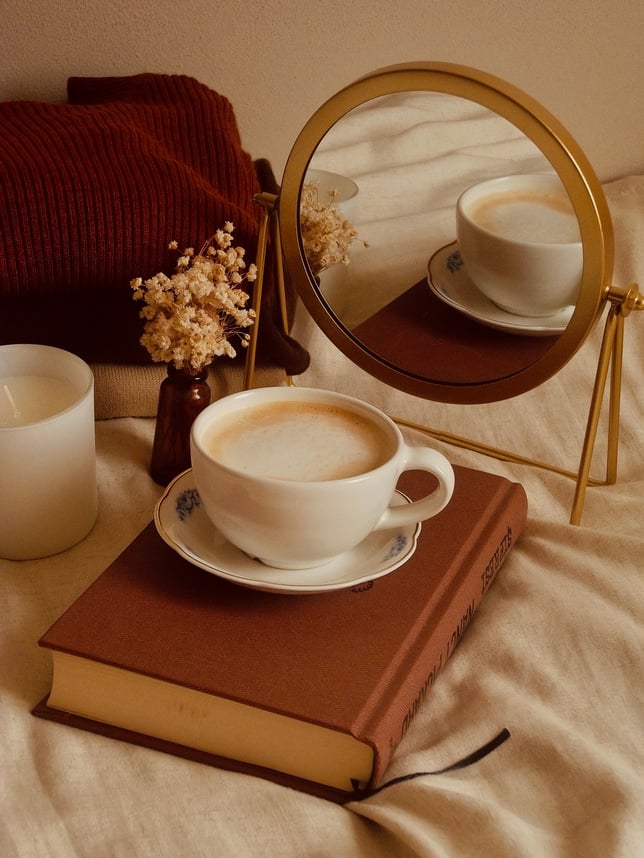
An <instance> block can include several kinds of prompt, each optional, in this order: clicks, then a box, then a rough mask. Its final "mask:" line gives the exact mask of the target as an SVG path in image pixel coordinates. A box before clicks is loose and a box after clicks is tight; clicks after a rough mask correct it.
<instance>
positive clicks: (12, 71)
mask: <svg viewBox="0 0 644 858" xmlns="http://www.w3.org/2000/svg"><path fill="white" fill-rule="evenodd" d="M643 35H644V4H642V2H641V0H594V2H593V0H540V2H535V0H451V2H450V0H346V2H339V0H319V2H314V0H312V2H306V0H247V2H240V0H228V2H214V0H184V2H178V0H89V2H88V0H67V2H65V3H64V4H61V3H58V2H53V0H32V2H29V0H3V2H2V36H3V38H2V49H1V52H0V99H3V100H6V99H13V98H20V99H24V98H41V99H46V100H62V99H64V97H65V81H66V79H67V77H68V76H70V75H125V74H133V73H136V72H140V71H162V72H173V73H183V74H188V75H192V76H194V77H196V78H198V79H199V80H201V81H202V82H204V83H206V84H208V85H209V86H211V87H212V88H213V89H216V90H217V91H219V92H221V93H223V94H224V95H226V96H227V97H228V98H229V99H230V100H231V101H232V103H233V105H234V106H235V110H236V113H237V118H238V122H239V125H240V129H241V133H242V139H243V143H244V146H245V148H246V149H248V151H250V152H251V154H252V155H253V156H254V157H260V156H264V157H268V158H270V159H271V160H272V162H273V164H274V167H275V169H276V172H277V173H278V175H279V174H280V173H281V170H282V167H283V165H284V162H285V160H286V158H287V156H288V153H289V150H290V146H291V143H292V141H293V140H294V138H295V136H296V134H297V132H298V130H299V128H300V127H301V126H302V125H303V124H304V122H305V121H306V120H307V119H308V117H309V116H310V114H311V113H312V112H313V111H314V110H315V109H316V108H317V107H318V106H319V105H320V104H321V103H322V102H323V101H325V100H326V99H327V98H328V97H329V96H330V95H332V94H333V93H334V92H335V91H336V90H337V89H339V88H340V87H342V86H344V85H345V84H347V83H349V82H351V81H352V80H354V79H355V78H357V77H360V76H361V75H363V74H365V73H367V72H369V71H371V70H373V69H375V68H379V67H381V66H384V65H389V64H392V63H399V62H408V61H412V60H443V61H447V62H456V63H462V64H465V65H470V66H474V67H478V68H482V69H485V70H487V71H489V72H492V73H493V74H496V75H498V76H500V77H503V78H505V79H507V80H509V81H511V82H512V83H514V84H516V85H517V86H519V87H521V88H522V89H524V90H526V91H527V92H528V93H530V94H531V95H532V96H533V97H534V98H536V99H537V100H538V101H541V103H542V104H544V105H545V106H546V107H547V108H548V109H549V110H550V111H551V112H553V113H555V114H556V115H557V116H558V117H559V119H560V120H561V121H562V122H563V124H564V125H565V126H567V128H568V130H569V131H570V132H571V133H572V135H573V136H574V137H575V138H576V139H577V141H578V142H579V143H580V144H581V145H582V146H583V147H584V149H585V150H586V153H587V155H588V156H589V158H590V160H591V162H592V163H593V165H594V167H595V170H596V171H597V173H598V174H599V176H600V178H601V179H602V180H607V179H610V178H615V177H617V176H621V175H626V174H630V173H644V110H643V109H642V94H643V92H644V50H642V44H641V40H642V36H643Z"/></svg>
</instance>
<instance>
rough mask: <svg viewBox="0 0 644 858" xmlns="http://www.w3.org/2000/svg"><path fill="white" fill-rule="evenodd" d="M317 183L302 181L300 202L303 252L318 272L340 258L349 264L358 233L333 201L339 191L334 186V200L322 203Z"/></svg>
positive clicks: (313, 268)
mask: <svg viewBox="0 0 644 858" xmlns="http://www.w3.org/2000/svg"><path fill="white" fill-rule="evenodd" d="M318 185H319V182H309V183H307V184H305V185H303V187H302V198H301V202H300V227H301V230H302V240H303V242H304V252H305V253H306V258H307V259H308V262H309V265H310V266H311V270H312V271H313V273H314V274H316V275H317V274H319V273H320V272H321V271H324V269H325V268H329V267H330V266H331V265H336V264H337V263H339V262H341V263H342V264H343V265H348V264H349V248H350V247H351V244H352V242H353V241H354V239H355V238H356V236H357V235H358V233H357V232H356V229H355V227H354V226H353V224H352V223H351V221H349V220H347V219H346V218H345V217H344V215H343V214H342V212H341V211H340V209H339V208H338V205H337V204H336V203H335V202H334V200H335V198H336V197H337V195H338V191H337V190H336V189H335V188H332V189H331V190H330V191H329V195H330V197H331V202H329V203H327V204H322V203H321V202H320V200H319V197H318Z"/></svg>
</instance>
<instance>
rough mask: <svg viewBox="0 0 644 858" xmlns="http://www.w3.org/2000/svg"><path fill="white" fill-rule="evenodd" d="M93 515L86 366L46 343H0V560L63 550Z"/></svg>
mask: <svg viewBox="0 0 644 858" xmlns="http://www.w3.org/2000/svg"><path fill="white" fill-rule="evenodd" d="M96 514H97V494H96V449H95V434H94V378H93V375H92V372H91V370H90V368H89V367H88V366H87V364H86V363H85V362H84V361H82V360H81V359H80V358H79V357H77V356H76V355H73V354H71V353H70V352H66V351H63V350H62V349H57V348H52V347H50V346H40V345H23V344H17V345H8V346H0V557H4V558H6V559H9V560H26V559H31V558H35V557H48V556H49V555H51V554H57V553H58V552H60V551H64V550H65V549H66V548H70V547H71V546H72V545H75V544H76V543H77V542H80V540H81V539H83V538H84V537H85V536H87V534H88V533H89V531H90V530H91V529H92V527H93V526H94V523H95V521H96Z"/></svg>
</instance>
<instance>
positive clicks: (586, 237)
mask: <svg viewBox="0 0 644 858" xmlns="http://www.w3.org/2000/svg"><path fill="white" fill-rule="evenodd" d="M411 91H417V92H422V91H426V92H439V93H444V94H448V95H454V96H458V97H460V98H463V99H466V100H469V101H472V102H475V103H477V104H479V105H481V106H483V107H486V108H488V109H489V110H491V111H493V112H494V113H496V114H498V115H499V116H501V117H503V118H505V119H506V120H508V121H509V122H510V123H512V124H513V125H514V126H515V127H516V128H517V129H519V130H520V131H522V132H523V133H524V134H525V135H526V136H527V137H528V138H529V139H530V140H531V141H532V142H533V143H534V144H535V145H536V146H537V147H538V148H539V149H540V150H541V152H542V153H543V155H544V156H545V157H546V159H547V160H548V161H549V163H550V164H551V166H552V167H553V169H554V170H555V171H556V173H557V174H558V175H559V177H560V179H561V181H562V182H563V184H564V187H565V188H566V190H567V193H568V195H569V197H570V199H571V202H572V205H573V208H574V211H575V214H576V216H577V220H578V223H579V230H580V234H581V240H582V245H583V273H582V280H581V285H580V291H579V298H578V300H577V303H576V306H575V310H574V312H573V315H572V317H571V319H570V322H569V323H568V325H567V327H566V329H565V331H564V332H563V333H562V334H560V335H559V337H558V338H557V339H556V341H555V342H554V343H553V344H552V345H551V346H550V348H549V349H548V350H547V351H546V352H545V353H544V354H543V355H542V356H541V357H539V358H538V359H537V360H535V361H534V362H533V363H531V364H530V365H528V366H526V367H525V368H522V369H520V370H518V371H517V372H515V373H514V374H512V375H510V376H507V377H505V378H500V379H494V380H491V381H485V382H477V383H472V384H453V383H449V382H436V381H434V380H432V379H429V378H425V377H421V376H419V375H416V374H414V373H410V372H407V371H405V370H403V369H400V368H398V367H395V366H393V365H392V364H391V363H389V362H387V361H384V360H383V359H381V358H379V357H378V355H377V354H375V353H374V352H373V351H371V350H370V349H369V348H367V347H366V346H365V345H364V344H363V343H361V342H360V341H359V340H358V339H357V338H356V337H355V336H354V335H353V334H352V333H351V332H350V331H349V330H348V329H347V328H345V327H344V326H343V325H342V323H341V322H340V321H339V319H338V318H337V317H336V315H335V314H334V313H333V311H332V310H331V308H330V307H329V305H328V304H327V303H326V301H325V300H324V298H323V297H322V295H321V293H320V290H319V287H318V283H317V281H316V279H315V277H314V276H313V274H312V272H311V270H310V268H309V266H308V263H307V261H306V256H305V253H304V249H303V243H302V236H301V231H300V197H301V190H302V185H303V182H304V176H305V174H306V171H307V168H308V166H309V162H310V161H311V158H312V157H313V155H314V153H315V151H316V148H317V147H318V145H319V143H320V142H321V140H322V139H323V138H324V136H325V135H326V134H327V132H328V131H329V130H330V129H331V128H332V127H333V126H334V125H335V123H337V122H338V121H339V120H340V119H342V117H344V116H345V115H346V114H347V113H349V111H351V110H352V109H354V108H356V107H359V106H360V105H362V104H364V103H365V102H368V101H371V100H372V99H376V98H380V97H382V96H386V95H391V94H395V93H405V92H411ZM256 199H257V201H258V202H259V203H260V204H262V205H263V206H264V209H265V216H264V219H263V221H262V226H261V229H260V237H259V243H258V260H257V262H258V268H259V270H260V275H259V277H258V282H257V283H256V292H255V297H254V305H255V309H256V312H259V306H260V298H261V284H262V272H263V267H264V260H265V251H266V244H267V236H268V231H269V227H270V224H271V221H272V224H273V231H272V237H273V242H274V245H275V249H276V253H275V257H276V264H277V282H278V284H279V285H280V286H281V287H282V290H281V291H282V295H283V275H282V270H281V264H282V258H281V257H282V253H283V255H284V259H285V261H286V265H287V267H288V271H289V275H290V276H291V277H292V279H293V281H294V285H295V288H296V291H297V292H298V294H299V296H300V298H301V299H302V301H303V303H304V305H305V307H306V308H307V310H308V311H309V313H310V314H311V316H312V317H313V319H314V320H315V322H316V323H317V324H318V326H319V327H320V328H321V330H322V331H323V332H324V333H325V334H326V336H327V337H328V338H329V339H330V340H331V341H332V342H333V343H334V344H335V345H336V346H337V347H338V348H339V349H340V351H342V352H343V353H344V354H345V355H346V356H347V357H348V358H349V359H350V360H351V361H352V362H353V363H355V364H356V365H357V366H359V367H361V368H362V369H364V370H365V371H366V372H368V373H369V374H370V375H372V376H373V377H374V378H376V379H378V380H379V381H383V382H385V383H386V384H388V385H390V386H392V387H394V388H396V389H398V390H401V391H403V392H405V393H409V394H412V395H415V396H419V397H422V398H425V399H430V400H433V401H438V402H447V403H461V404H463V403H466V404H474V403H483V402H494V401H501V400H503V399H508V398H510V397H513V396H516V395H519V394H521V393H524V392H526V391H528V390H531V389H533V388H534V387H537V386H538V385H540V384H541V383H543V382H544V381H546V380H547V379H548V378H550V377H552V376H553V375H554V374H555V373H556V372H558V371H559V370H560V369H561V368H562V367H563V366H564V365H565V364H566V363H567V362H568V361H569V360H570V358H571V357H572V356H573V355H574V354H575V352H576V351H577V350H578V349H579V347H580V346H581V345H582V343H583V342H584V340H585V339H586V337H587V336H588V334H589V333H590V331H591V330H592V329H593V327H594V325H595V323H596V322H597V320H598V318H599V315H600V314H601V312H602V310H603V309H604V306H605V305H606V303H608V304H609V307H610V309H609V314H608V319H607V324H606V331H605V335H604V342H603V345H602V352H601V355H600V359H599V366H598V371H597V377H596V383H595V390H594V392H593V397H592V401H591V408H590V415H589V419H588V426H587V431H586V437H585V439H584V445H583V450H582V457H581V463H580V468H579V471H578V472H577V474H571V473H570V472H566V471H563V470H561V469H559V468H556V467H554V466H550V465H545V464H544V463H541V462H535V461H533V460H527V459H525V458H524V457H521V456H518V455H515V454H512V453H508V452H507V451H501V450H496V449H494V448H491V447H487V446H486V445H484V444H480V443H478V442H475V441H470V440H469V439H463V438H458V437H457V436H452V435H446V434H445V433H442V432H440V431H437V430H434V429H431V428H429V427H425V426H417V425H414V428H417V429H421V430H422V431H425V432H427V433H428V434H430V435H431V436H433V437H436V438H440V439H442V440H446V441H448V442H450V443H455V444H457V445H459V446H464V447H469V448H471V449H475V450H478V451H479V452H483V453H484V454H486V455H492V456H497V457H498V458H503V459H506V460H512V461H519V462H522V463H528V464H533V465H538V466H540V467H545V468H547V469H549V470H553V471H556V472H558V473H562V474H564V475H566V476H572V477H574V478H576V480H577V489H576V493H575V498H574V501H573V509H572V514H571V522H572V523H575V524H578V523H579V521H580V518H581V509H582V507H583V501H584V496H585V489H586V486H587V485H588V484H589V482H594V483H596V482H597V481H591V480H590V478H589V470H590V459H591V457H592V450H593V447H594V441H595V435H596V431H597V423H598V418H599V412H600V409H601V402H602V398H603V393H604V388H605V383H606V379H607V377H608V371H609V367H610V366H611V361H612V374H611V403H610V418H609V420H610V423H609V444H608V462H607V469H606V482H607V483H608V482H614V481H615V479H616V459H617V431H618V429H617V427H618V421H619V389H620V387H621V349H622V323H623V318H624V317H625V316H626V315H627V314H628V313H629V312H630V310H631V309H640V308H641V307H642V296H641V295H640V294H639V293H638V292H637V289H636V288H633V287H631V288H630V289H616V288H615V287H613V286H611V285H610V282H611V276H612V266H613V257H614V245H613V231H612V222H611V219H610V214H609V211H608V205H607V203H606V200H605V197H604V193H603V190H602V188H601V185H600V183H599V180H598V179H597V177H596V176H595V173H594V170H593V169H592V167H591V165H590V163H589V162H588V160H587V158H586V156H585V154H584V153H583V151H582V150H581V149H580V147H579V146H578V145H577V143H576V142H575V141H574V140H573V139H572V137H571V136H570V134H569V133H568V132H567V131H566V129H565V128H564V127H563V126H562V125H561V123H560V122H559V121H558V120H557V119H556V118H555V117H554V116H553V115H552V114H550V113H549V112H548V111H547V110H545V108H544V107H543V106H542V105H540V104H539V103H537V102H536V101H535V100H534V99H532V98H531V97H530V96H528V95H527V94H526V93H524V92H522V91H521V90H519V89H518V88H516V87H514V86H512V85H511V84H509V83H507V82H505V81H503V80H500V79H499V78H496V77H494V76H492V75H490V74H487V73H484V72H481V71H479V70H476V69H471V68H468V67H465V66H461V65H454V64H449V63H433V62H426V63H414V64H404V65H398V66H392V67H387V68H384V69H380V70H378V71H375V72H373V73H371V74H369V75H367V76H365V77H363V78H361V79H359V80H357V81H355V82H354V83H352V84H350V85H349V86H347V87H345V88H344V89H342V90H340V91H339V92H338V93H336V95H334V96H333V97H332V98H330V99H329V100H328V101H327V102H326V103H325V104H323V105H322V106H321V107H320V108H319V109H318V110H317V111H316V112H315V113H314V114H313V116H312V117H311V118H310V119H309V121H308V122H307V123H306V125H305V126H304V127H303V129H302V131H301V132H300V134H299V135H298V137H297V139H296V140H295V143H294V144H293V147H292V149H291V153H290V155H289V158H288V160H287V163H286V166H285V169H284V174H283V179H282V187H281V192H280V195H279V197H274V196H272V195H267V194H260V195H258V197H257V198H256ZM282 306H283V317H284V321H285V327H286V315H285V311H284V303H283V304H282ZM257 327H258V326H257V325H255V326H254V328H255V329H257ZM255 346H256V343H255V342H253V341H252V340H251V347H250V349H249V355H248V360H247V374H246V379H245V384H246V386H247V387H251V386H252V373H253V367H254V355H255ZM400 422H404V421H400ZM407 425H410V424H407Z"/></svg>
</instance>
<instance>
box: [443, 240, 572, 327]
mask: <svg viewBox="0 0 644 858" xmlns="http://www.w3.org/2000/svg"><path fill="white" fill-rule="evenodd" d="M428 269H429V273H428V277H427V280H428V282H429V286H430V289H431V290H432V292H433V293H434V294H435V295H436V297H437V298H440V300H441V301H443V302H444V303H446V304H449V305H450V306H451V307H454V308H455V309H456V310H458V311H459V312H461V313H464V314H465V315H466V316H469V317H470V318H472V319H476V320H477V321H478V322H482V323H483V324H484V325H488V327H491V328H496V329H497V330H500V331H508V332H511V333H513V334H528V335H530V336H553V335H555V334H561V333H563V332H564V331H565V330H566V326H567V324H568V322H569V321H570V317H571V316H572V313H573V309H574V308H573V307H565V308H564V309H563V310H560V311H559V312H558V313H555V314H554V315H552V316H546V317H541V318H539V317H534V318H533V317H530V316H517V315H515V314H514V313H508V312H506V311H505V310H502V309H501V308H500V307H497V306H496V304H493V303H492V301H490V299H489V298H486V296H485V295H483V293H482V292H479V290H478V289H477V288H476V286H475V285H474V284H473V283H472V281H471V280H470V279H469V277H468V276H467V272H466V271H465V266H464V265H463V260H462V258H461V254H460V251H459V249H458V245H457V243H456V242H455V241H454V242H452V243H451V244H448V245H446V246H445V247H441V249H440V250H437V251H436V253H435V254H434V255H433V256H432V257H431V259H430V260H429V265H428Z"/></svg>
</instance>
